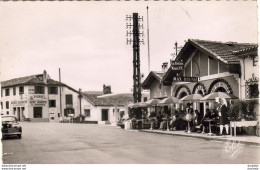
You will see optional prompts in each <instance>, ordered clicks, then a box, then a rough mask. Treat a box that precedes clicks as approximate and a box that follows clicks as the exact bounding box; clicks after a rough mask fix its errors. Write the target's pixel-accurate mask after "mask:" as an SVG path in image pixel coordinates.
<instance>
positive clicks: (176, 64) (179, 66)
mask: <svg viewBox="0 0 260 170" xmlns="http://www.w3.org/2000/svg"><path fill="white" fill-rule="evenodd" d="M171 69H172V70H176V71H182V70H183V69H184V63H183V61H182V60H181V61H173V60H171Z"/></svg>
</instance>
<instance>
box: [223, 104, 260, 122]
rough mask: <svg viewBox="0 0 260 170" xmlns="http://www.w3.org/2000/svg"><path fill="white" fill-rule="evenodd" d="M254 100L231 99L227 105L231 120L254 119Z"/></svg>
mask: <svg viewBox="0 0 260 170" xmlns="http://www.w3.org/2000/svg"><path fill="white" fill-rule="evenodd" d="M256 103H257V102H256V101H245V100H236V101H233V103H232V104H231V106H230V107H229V111H228V114H229V117H230V119H231V120H233V121H237V120H241V119H245V120H255V119H256V112H255V105H256Z"/></svg>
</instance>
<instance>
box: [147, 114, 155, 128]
mask: <svg viewBox="0 0 260 170" xmlns="http://www.w3.org/2000/svg"><path fill="white" fill-rule="evenodd" d="M148 119H149V121H150V129H151V130H152V129H154V128H155V127H156V114H155V112H152V113H151V114H150V115H149V117H148Z"/></svg>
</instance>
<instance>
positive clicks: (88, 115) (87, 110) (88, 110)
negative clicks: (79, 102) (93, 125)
mask: <svg viewBox="0 0 260 170" xmlns="http://www.w3.org/2000/svg"><path fill="white" fill-rule="evenodd" d="M84 113H85V116H86V117H90V109H85V110H84Z"/></svg>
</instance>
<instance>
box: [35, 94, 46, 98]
mask: <svg viewBox="0 0 260 170" xmlns="http://www.w3.org/2000/svg"><path fill="white" fill-rule="evenodd" d="M33 98H34V99H46V97H45V95H44V94H37V95H33Z"/></svg>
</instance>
